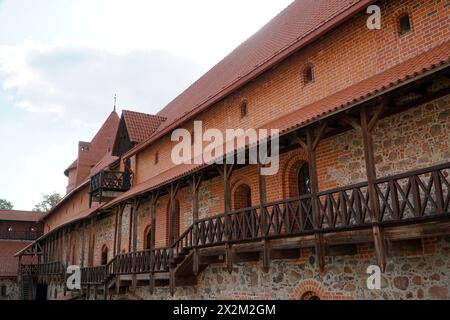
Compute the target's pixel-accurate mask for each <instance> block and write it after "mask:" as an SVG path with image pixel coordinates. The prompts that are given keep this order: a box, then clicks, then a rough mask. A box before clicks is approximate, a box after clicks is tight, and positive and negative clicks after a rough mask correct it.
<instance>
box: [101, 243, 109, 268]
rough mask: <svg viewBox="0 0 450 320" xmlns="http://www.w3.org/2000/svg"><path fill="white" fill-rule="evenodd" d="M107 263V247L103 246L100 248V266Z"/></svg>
mask: <svg viewBox="0 0 450 320" xmlns="http://www.w3.org/2000/svg"><path fill="white" fill-rule="evenodd" d="M107 263H108V247H107V246H103V248H102V261H101V264H102V265H106V264H107Z"/></svg>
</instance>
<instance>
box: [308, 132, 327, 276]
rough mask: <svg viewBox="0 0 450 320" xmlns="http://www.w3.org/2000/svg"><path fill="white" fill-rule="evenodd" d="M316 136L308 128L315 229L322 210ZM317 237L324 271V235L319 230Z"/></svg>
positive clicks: (317, 254) (322, 270) (318, 261)
mask: <svg viewBox="0 0 450 320" xmlns="http://www.w3.org/2000/svg"><path fill="white" fill-rule="evenodd" d="M315 140H316V138H315V137H314V134H313V130H312V128H307V130H306V142H307V151H308V152H307V153H308V164H309V179H310V185H311V205H312V211H313V224H314V229H320V228H321V226H320V212H319V204H318V201H319V199H318V196H317V193H318V192H319V180H318V177H317V164H316V151H315V149H314V141H315ZM315 238H316V244H315V249H316V258H317V265H318V267H319V271H320V272H321V273H322V272H324V270H325V249H324V248H323V246H324V241H323V235H322V234H321V233H320V232H319V233H316V235H315Z"/></svg>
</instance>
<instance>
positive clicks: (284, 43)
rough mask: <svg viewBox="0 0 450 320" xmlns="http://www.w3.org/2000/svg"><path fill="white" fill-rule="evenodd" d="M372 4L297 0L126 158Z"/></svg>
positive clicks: (168, 110)
mask: <svg viewBox="0 0 450 320" xmlns="http://www.w3.org/2000/svg"><path fill="white" fill-rule="evenodd" d="M373 2H375V1H374V0H332V1H331V0H297V1H295V2H293V3H292V4H291V5H289V6H288V7H287V8H286V9H285V10H284V11H282V12H281V13H280V14H279V15H277V16H276V17H275V18H274V19H272V20H271V21H270V22H269V23H268V24H266V25H265V26H264V27H263V28H262V29H261V30H259V31H258V32H257V33H256V34H254V35H253V36H252V37H250V38H249V39H248V40H247V41H245V42H244V43H243V44H241V45H240V46H239V47H237V48H236V49H235V50H234V51H233V52H231V53H230V54H229V55H228V56H227V57H225V58H224V59H223V60H222V61H221V62H219V63H218V64H217V65H216V66H215V67H213V68H212V69H211V70H210V71H208V72H207V73H206V74H205V75H203V76H202V77H201V78H200V79H198V80H197V81H196V82H195V83H194V84H192V85H191V86H190V87H189V88H188V89H187V90H185V91H184V92H183V93H181V94H180V95H179V96H178V97H177V98H175V99H174V100H173V101H172V102H170V103H169V104H168V105H167V106H166V107H165V108H164V109H163V110H161V112H159V113H158V115H159V116H162V117H165V118H167V121H166V122H165V123H164V124H163V125H162V126H160V128H159V129H158V130H157V131H156V132H155V133H154V134H153V135H152V136H151V137H150V138H149V139H147V140H146V141H144V142H143V143H141V144H140V145H138V146H136V147H135V148H133V149H132V150H130V151H129V152H128V153H127V154H126V155H125V157H129V156H131V155H134V154H136V153H137V152H138V151H139V150H141V149H143V148H145V147H146V146H147V145H149V144H151V143H152V142H153V141H155V140H157V139H158V138H160V137H161V136H163V135H165V134H167V133H169V132H170V130H173V129H175V128H176V127H178V126H180V125H181V124H182V123H183V122H184V121H187V120H189V119H190V118H192V117H193V116H195V115H196V114H198V113H199V112H201V111H203V110H205V109H206V108H208V107H209V106H211V105H212V104H214V103H216V102H217V101H220V100H221V99H223V98H224V97H226V96H227V95H229V94H230V93H232V92H233V91H235V90H236V89H238V88H239V87H240V86H242V85H244V84H246V83H247V82H248V81H250V80H252V79H254V78H255V77H257V76H258V75H260V74H261V73H262V72H264V71H265V70H267V69H268V68H270V67H272V66H273V65H275V64H276V63H278V62H280V61H282V60H283V59H285V58H286V57H287V56H289V55H290V54H292V53H293V52H294V51H296V50H299V49H301V48H302V47H304V46H305V45H307V44H309V43H310V42H312V41H314V40H315V39H317V38H318V37H320V36H321V35H323V34H324V33H326V32H328V31H329V30H331V29H332V28H334V27H336V26H337V25H339V24H340V23H342V22H343V21H345V20H346V19H349V18H350V17H351V16H353V15H354V14H355V13H357V12H359V11H361V10H363V9H365V8H366V7H367V6H368V5H369V4H371V3H373Z"/></svg>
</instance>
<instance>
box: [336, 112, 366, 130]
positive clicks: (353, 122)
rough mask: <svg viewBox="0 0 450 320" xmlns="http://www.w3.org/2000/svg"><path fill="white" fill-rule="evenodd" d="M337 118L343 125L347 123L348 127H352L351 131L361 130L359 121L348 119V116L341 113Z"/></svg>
mask: <svg viewBox="0 0 450 320" xmlns="http://www.w3.org/2000/svg"><path fill="white" fill-rule="evenodd" d="M339 118H340V119H341V120H342V121H344V122H345V123H347V124H348V125H350V126H352V127H353V129H355V130H360V129H361V124H360V123H359V120H357V119H355V118H353V117H350V116H349V115H347V114H345V113H342V114H340V115H339Z"/></svg>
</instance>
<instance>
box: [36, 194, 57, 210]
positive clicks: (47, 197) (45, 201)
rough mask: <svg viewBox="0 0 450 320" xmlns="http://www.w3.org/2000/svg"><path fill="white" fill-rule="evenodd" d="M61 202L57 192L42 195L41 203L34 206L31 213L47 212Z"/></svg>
mask: <svg viewBox="0 0 450 320" xmlns="http://www.w3.org/2000/svg"><path fill="white" fill-rule="evenodd" d="M60 200H61V195H60V194H59V193H57V192H54V193H51V194H43V195H42V201H41V202H39V203H38V204H37V205H35V206H34V208H33V211H38V212H48V211H50V210H51V209H53V207H54V206H56V204H57V203H58V202H59V201H60Z"/></svg>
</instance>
